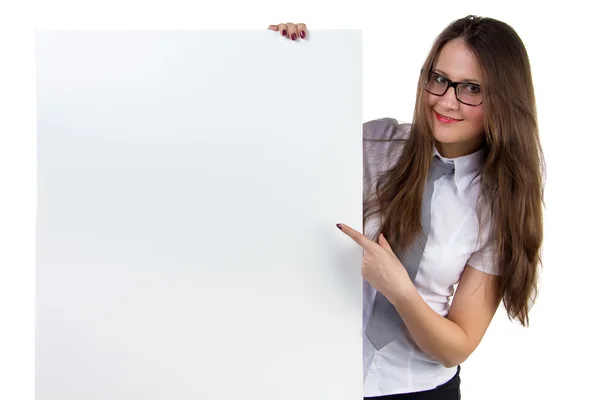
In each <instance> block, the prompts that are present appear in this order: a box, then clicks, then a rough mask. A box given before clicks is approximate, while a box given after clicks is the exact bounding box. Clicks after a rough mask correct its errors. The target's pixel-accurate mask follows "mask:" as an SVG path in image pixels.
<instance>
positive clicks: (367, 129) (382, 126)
mask: <svg viewBox="0 0 600 400" xmlns="http://www.w3.org/2000/svg"><path fill="white" fill-rule="evenodd" d="M410 128H411V124H408V123H400V122H398V120H396V119H394V118H390V117H386V118H379V119H374V120H371V121H367V122H365V123H363V139H364V140H376V141H379V140H382V141H397V140H406V139H408V137H409V135H410Z"/></svg>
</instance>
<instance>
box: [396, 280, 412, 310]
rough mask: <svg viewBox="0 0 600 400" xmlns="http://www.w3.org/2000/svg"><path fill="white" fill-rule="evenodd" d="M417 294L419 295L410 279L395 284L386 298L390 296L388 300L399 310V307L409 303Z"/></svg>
mask: <svg viewBox="0 0 600 400" xmlns="http://www.w3.org/2000/svg"><path fill="white" fill-rule="evenodd" d="M417 296H419V292H418V291H417V288H416V287H415V285H414V284H413V283H412V282H411V281H410V280H407V281H406V282H402V284H401V285H398V286H396V287H395V290H393V292H392V293H391V294H390V296H389V297H388V299H390V298H391V299H390V302H391V303H392V304H393V306H394V307H396V309H398V310H400V308H402V307H404V306H406V305H407V304H411V303H412V302H413V300H414V299H415V298H416V297H417Z"/></svg>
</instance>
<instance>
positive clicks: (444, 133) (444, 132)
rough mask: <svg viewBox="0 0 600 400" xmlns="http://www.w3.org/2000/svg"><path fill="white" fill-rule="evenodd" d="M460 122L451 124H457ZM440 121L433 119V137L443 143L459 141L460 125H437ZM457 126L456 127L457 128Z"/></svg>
mask: <svg viewBox="0 0 600 400" xmlns="http://www.w3.org/2000/svg"><path fill="white" fill-rule="evenodd" d="M458 124H460V122H458V123H456V124H453V125H458ZM439 125H440V123H439V122H438V121H434V123H433V138H434V139H435V140H436V141H438V142H440V143H444V144H452V143H458V142H461V141H462V140H461V137H460V127H458V126H452V125H450V126H439ZM457 128H458V129H457Z"/></svg>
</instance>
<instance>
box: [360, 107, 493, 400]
mask: <svg viewBox="0 0 600 400" xmlns="http://www.w3.org/2000/svg"><path fill="white" fill-rule="evenodd" d="M410 126H411V125H410V124H400V123H398V121H397V120H395V119H392V118H383V119H378V120H373V121H369V122H366V123H365V124H364V126H363V163H364V192H363V196H364V198H365V199H366V198H367V197H368V196H369V195H370V194H371V193H372V192H373V190H374V188H375V183H376V178H377V177H378V174H380V173H382V172H384V171H386V170H387V169H389V168H390V167H392V166H393V165H394V164H395V162H396V161H397V159H398V156H399V155H400V154H401V151H402V145H403V142H402V141H401V140H398V139H406V138H408V135H409V134H410ZM371 139H375V140H382V139H383V141H372V140H371ZM436 155H437V156H439V157H440V158H441V159H442V160H444V161H445V162H447V163H454V167H455V174H454V175H448V176H444V177H442V178H440V179H438V180H437V181H436V182H435V186H434V191H433V197H432V199H431V231H430V234H429V236H428V239H427V244H426V247H425V250H424V253H423V258H422V260H421V264H420V266H419V270H418V274H417V276H416V278H415V282H414V283H415V286H416V288H417V290H418V292H419V293H420V294H421V296H422V297H423V299H424V300H425V301H426V302H427V304H429V306H430V307H431V308H432V309H433V310H434V311H435V312H437V313H438V314H440V315H442V316H446V315H447V314H448V311H449V309H450V299H451V298H452V296H453V295H454V287H455V285H456V284H457V283H458V280H459V278H460V275H461V273H462V271H463V269H464V268H465V266H466V265H467V264H469V265H470V266H471V267H473V268H475V269H477V270H480V271H483V272H486V273H490V274H498V271H497V269H496V267H495V266H494V264H493V258H492V255H493V253H492V250H491V247H490V245H489V243H488V237H489V224H485V227H486V229H483V230H482V237H481V238H480V240H479V241H478V240H477V239H478V234H479V221H478V218H477V213H476V209H475V205H476V201H477V195H478V194H479V176H477V173H478V172H479V170H480V168H481V167H482V163H483V158H482V156H483V150H479V151H477V152H475V153H472V154H469V155H466V156H463V157H458V158H454V159H448V158H444V157H442V156H441V155H440V154H439V153H438V152H437V150H436V149H434V156H436ZM377 223H378V222H377V221H376V220H375V218H370V219H369V221H367V224H366V226H365V234H368V235H372V234H374V233H375V232H376V230H377V228H378V226H377ZM375 293H376V291H375V289H373V288H372V287H371V285H369V283H368V282H367V281H364V292H363V371H364V396H365V397H371V396H384V395H389V394H399V393H409V392H417V391H422V390H429V389H433V388H435V387H436V386H438V385H441V384H443V383H445V382H447V381H448V380H450V379H451V378H452V377H453V376H454V374H455V373H456V370H457V367H453V368H446V367H444V366H443V365H442V364H440V363H439V362H438V361H436V360H435V359H433V358H432V357H430V356H429V355H427V354H426V353H425V352H423V351H422V350H421V349H420V348H419V347H418V346H417V345H416V344H415V342H414V341H413V340H412V338H411V337H410V334H409V332H408V330H407V329H406V328H404V335H402V337H401V338H400V339H398V340H396V341H394V342H392V343H390V344H389V345H387V346H386V347H384V348H383V349H381V350H380V351H377V350H376V349H375V348H374V347H373V345H372V344H371V342H370V341H369V339H368V338H367V337H366V335H365V334H364V331H365V329H366V326H367V322H368V320H369V317H370V314H371V310H372V307H373V300H374V298H375Z"/></svg>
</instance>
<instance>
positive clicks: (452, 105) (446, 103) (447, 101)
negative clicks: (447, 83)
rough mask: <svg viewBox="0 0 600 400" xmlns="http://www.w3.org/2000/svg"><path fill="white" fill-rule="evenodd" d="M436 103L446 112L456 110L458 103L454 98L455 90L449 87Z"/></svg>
mask: <svg viewBox="0 0 600 400" xmlns="http://www.w3.org/2000/svg"><path fill="white" fill-rule="evenodd" d="M438 103H439V104H440V106H442V107H443V108H445V109H447V110H457V109H458V107H459V106H460V103H459V101H458V99H457V98H456V89H455V88H453V87H449V88H448V90H446V93H445V94H444V95H443V96H442V97H440V99H439V100H438Z"/></svg>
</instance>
